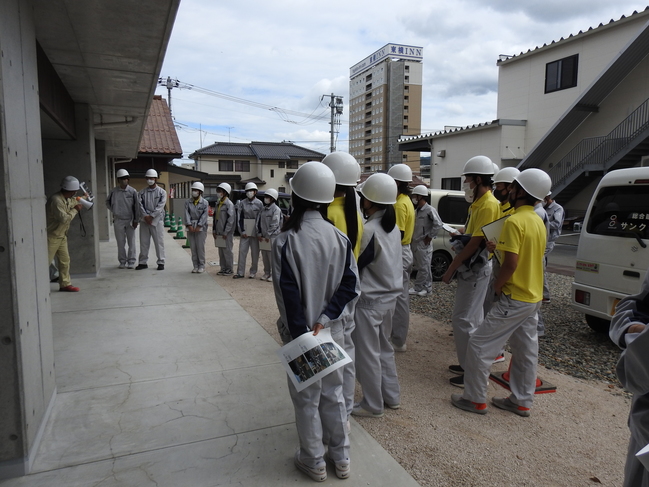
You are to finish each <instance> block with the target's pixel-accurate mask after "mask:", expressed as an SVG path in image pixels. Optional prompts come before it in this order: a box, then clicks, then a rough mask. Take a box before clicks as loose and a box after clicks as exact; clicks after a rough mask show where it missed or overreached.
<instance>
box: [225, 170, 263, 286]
mask: <svg viewBox="0 0 649 487" xmlns="http://www.w3.org/2000/svg"><path fill="white" fill-rule="evenodd" d="M263 206H264V204H263V203H262V202H261V201H260V200H259V199H258V198H257V185H256V184H255V183H248V184H246V197H245V198H244V199H242V200H239V202H238V204H237V224H238V225H239V235H241V237H240V239H239V263H238V264H237V273H236V274H235V275H234V276H232V277H233V278H234V279H241V278H242V277H244V276H245V273H246V258H247V256H248V249H250V259H251V261H252V262H251V263H250V273H249V274H248V277H249V278H250V279H254V278H255V276H256V275H257V264H258V263H259V241H258V240H257V236H256V235H255V233H254V224H253V225H252V226H253V233H252V234H250V235H249V234H247V233H246V223H245V222H246V220H249V221H251V222H253V223H254V222H256V221H257V216H258V215H259V212H260V211H261V209H262V208H263Z"/></svg>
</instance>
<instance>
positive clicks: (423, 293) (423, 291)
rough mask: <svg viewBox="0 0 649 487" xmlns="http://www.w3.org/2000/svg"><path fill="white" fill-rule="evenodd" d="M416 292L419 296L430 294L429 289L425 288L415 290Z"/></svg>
mask: <svg viewBox="0 0 649 487" xmlns="http://www.w3.org/2000/svg"><path fill="white" fill-rule="evenodd" d="M415 294H416V295H417V296H426V295H427V294H428V291H426V290H425V289H422V290H421V291H417V292H415Z"/></svg>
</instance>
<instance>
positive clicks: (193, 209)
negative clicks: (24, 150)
mask: <svg viewBox="0 0 649 487" xmlns="http://www.w3.org/2000/svg"><path fill="white" fill-rule="evenodd" d="M204 191H205V186H203V183H201V182H198V181H196V182H195V183H192V197H191V198H190V199H188V200H187V201H186V202H185V227H186V228H187V239H188V240H189V248H190V249H191V253H192V264H194V268H193V269H192V273H194V274H196V273H198V274H202V273H203V272H205V240H206V239H207V217H208V214H209V209H210V204H209V203H208V202H207V200H206V199H205V198H203V192H204Z"/></svg>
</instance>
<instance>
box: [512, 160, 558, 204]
mask: <svg viewBox="0 0 649 487" xmlns="http://www.w3.org/2000/svg"><path fill="white" fill-rule="evenodd" d="M514 181H516V182H517V183H518V184H520V185H521V187H522V188H523V189H524V190H525V191H527V193H529V194H530V195H532V196H534V197H535V198H536V199H537V200H542V199H543V198H545V196H546V195H547V194H548V191H550V188H552V180H551V179H550V176H548V173H547V172H545V171H543V170H541V169H537V168H535V167H532V168H530V169H525V170H524V171H521V173H520V174H519V175H518V176H516V177H515V178H514Z"/></svg>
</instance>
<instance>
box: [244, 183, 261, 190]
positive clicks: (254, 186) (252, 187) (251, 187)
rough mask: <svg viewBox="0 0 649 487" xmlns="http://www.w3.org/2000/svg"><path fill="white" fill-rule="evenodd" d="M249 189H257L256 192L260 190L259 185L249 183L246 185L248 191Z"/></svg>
mask: <svg viewBox="0 0 649 487" xmlns="http://www.w3.org/2000/svg"><path fill="white" fill-rule="evenodd" d="M249 189H255V190H256V189H258V188H257V185H256V184H255V183H247V184H246V191H248V190H249Z"/></svg>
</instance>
